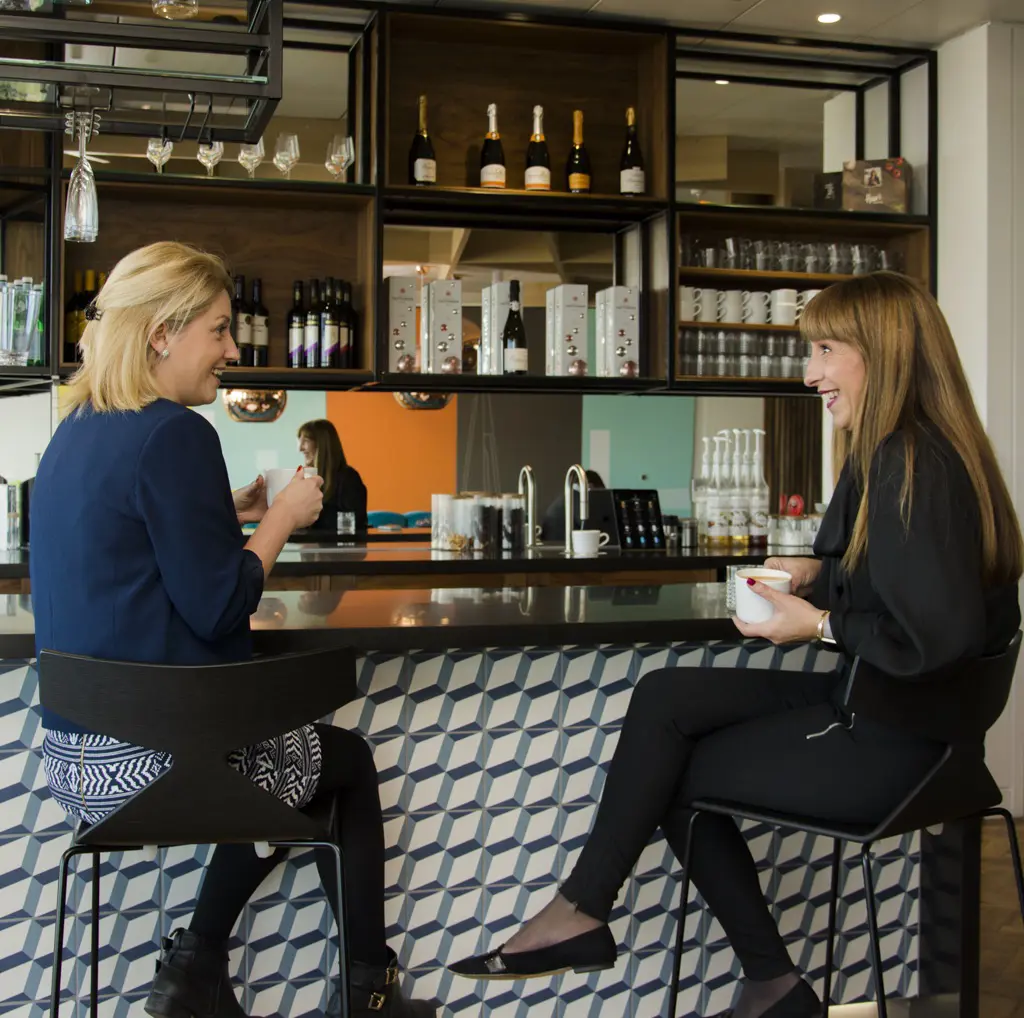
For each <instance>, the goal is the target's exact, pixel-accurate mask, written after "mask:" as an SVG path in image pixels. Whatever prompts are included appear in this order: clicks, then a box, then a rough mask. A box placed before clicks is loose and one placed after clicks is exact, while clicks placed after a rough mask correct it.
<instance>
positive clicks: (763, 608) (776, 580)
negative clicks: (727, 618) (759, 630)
mask: <svg viewBox="0 0 1024 1018" xmlns="http://www.w3.org/2000/svg"><path fill="white" fill-rule="evenodd" d="M750 577H754V578H755V579H757V580H760V581H761V583H763V584H765V585H766V586H769V587H771V588H772V590H777V591H779V593H781V594H788V593H789V592H790V589H791V587H792V583H793V577H792V576H790V574H789V573H786V572H783V571H782V570H781V569H765V567H764V566H749V567H748V568H747V569H739V570H737V572H736V577H735V579H734V580H733V582H734V583H735V584H736V618H738V619H739V620H740V622H751V623H755V624H756V623H759V622H767V621H768V620H769V619H770V618H771V617H772V616H773V615H774V614H775V608H774V607H773V606H772V603H771V602H770V601H766V600H765V599H764V598H763V597H761V595H760V594H755V593H754V592H753V590H751V589H750V587H749V585H748V584H747V579H748V578H750Z"/></svg>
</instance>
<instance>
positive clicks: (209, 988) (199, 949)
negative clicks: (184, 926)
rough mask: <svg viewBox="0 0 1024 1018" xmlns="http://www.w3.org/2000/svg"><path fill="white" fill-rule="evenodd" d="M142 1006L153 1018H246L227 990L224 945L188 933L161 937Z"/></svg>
mask: <svg viewBox="0 0 1024 1018" xmlns="http://www.w3.org/2000/svg"><path fill="white" fill-rule="evenodd" d="M143 1006H144V1008H145V1010H146V1013H147V1014H149V1015H152V1016H153V1018H246V1014H245V1011H244V1010H243V1009H242V1005H241V1004H239V1003H238V998H237V997H236V996H235V992H234V990H232V988H231V976H230V975H228V948H227V944H226V943H224V942H223V941H219V940H208V939H206V938H205V937H200V936H199V935H198V934H196V933H192V932H191V930H175V931H174V932H173V933H172V934H171V936H170V939H167V938H164V941H163V951H162V952H161V954H160V959H159V961H157V963H156V979H154V980H153V988H152V989H151V990H150V991H149V996H148V997H147V998H146V1003H145V1004H144V1005H143Z"/></svg>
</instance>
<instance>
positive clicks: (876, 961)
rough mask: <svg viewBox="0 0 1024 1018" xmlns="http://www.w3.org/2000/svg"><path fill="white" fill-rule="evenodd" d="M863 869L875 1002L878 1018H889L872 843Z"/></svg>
mask: <svg viewBox="0 0 1024 1018" xmlns="http://www.w3.org/2000/svg"><path fill="white" fill-rule="evenodd" d="M860 862H861V868H862V869H863V870H864V895H865V898H866V900H867V906H868V933H869V935H870V940H871V971H872V973H873V975H874V983H875V1000H876V1006H877V1008H878V1018H889V1013H888V1011H887V1010H886V1006H885V980H884V978H883V975H882V949H881V945H880V943H879V938H878V916H877V915H876V914H875V883H874V880H873V879H872V876H871V843H870V842H868V843H867V844H866V845H864V846H863V847H862V848H861V850H860Z"/></svg>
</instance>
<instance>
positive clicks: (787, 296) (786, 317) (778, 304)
mask: <svg viewBox="0 0 1024 1018" xmlns="http://www.w3.org/2000/svg"><path fill="white" fill-rule="evenodd" d="M770 313H771V321H772V325H796V319H797V292H796V290H772V298H771V308H770Z"/></svg>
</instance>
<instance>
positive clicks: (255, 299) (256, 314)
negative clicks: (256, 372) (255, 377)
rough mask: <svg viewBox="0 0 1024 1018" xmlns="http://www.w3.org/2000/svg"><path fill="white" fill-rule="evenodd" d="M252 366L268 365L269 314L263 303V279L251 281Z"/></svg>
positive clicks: (263, 366)
mask: <svg viewBox="0 0 1024 1018" xmlns="http://www.w3.org/2000/svg"><path fill="white" fill-rule="evenodd" d="M252 366H253V367H254V368H268V367H270V315H269V314H268V312H267V309H266V307H265V306H264V304H263V280H262V279H254V280H253V281H252Z"/></svg>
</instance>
